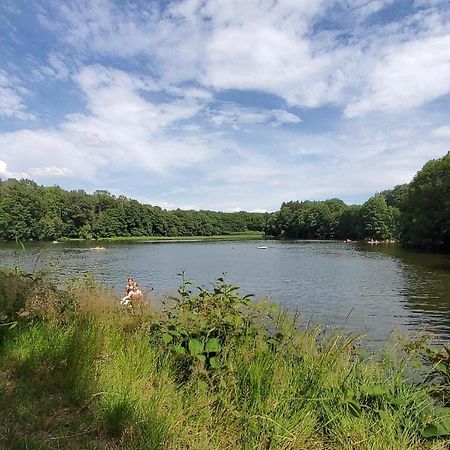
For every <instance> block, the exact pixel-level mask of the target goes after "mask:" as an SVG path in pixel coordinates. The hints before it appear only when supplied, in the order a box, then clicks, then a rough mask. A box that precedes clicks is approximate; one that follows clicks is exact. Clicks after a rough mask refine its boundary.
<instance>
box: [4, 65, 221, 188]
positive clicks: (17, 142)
mask: <svg viewBox="0 0 450 450" xmlns="http://www.w3.org/2000/svg"><path fill="white" fill-rule="evenodd" d="M76 82H77V83H78V85H79V87H80V88H81V90H82V91H83V93H84V95H85V98H86V109H87V112H86V113H83V114H82V113H77V114H71V115H68V116H67V117H66V119H65V120H64V121H63V122H62V123H61V124H60V126H59V127H57V128H54V129H38V130H18V131H15V132H9V133H3V134H0V151H1V153H2V155H4V157H5V159H6V161H13V160H14V161H15V162H17V163H19V164H20V166H21V167H28V168H30V167H34V168H35V169H33V170H31V169H29V171H30V173H33V174H34V175H35V176H37V177H44V176H49V175H50V173H54V174H59V175H64V176H69V175H73V176H76V177H78V178H81V179H85V180H86V179H87V180H93V179H95V177H96V176H97V175H98V174H99V172H101V171H107V172H109V171H114V170H123V171H125V172H126V171H127V168H128V167H129V170H130V172H131V173H132V172H133V170H136V168H139V169H140V170H142V169H144V170H149V171H151V172H158V173H163V172H165V171H166V170H168V169H169V168H170V169H174V168H181V167H188V166H192V165H195V164H197V163H199V162H201V161H204V160H206V159H208V158H210V157H211V156H212V155H213V154H214V150H213V149H211V148H209V147H208V144H207V143H206V142H205V141H204V140H201V139H200V138H198V137H192V138H191V139H188V138H185V139H181V138H178V137H176V136H174V135H173V134H172V133H171V126H173V125H174V124H176V123H177V122H179V121H181V120H184V119H189V118H191V117H192V116H195V115H196V114H197V113H198V111H200V110H201V109H202V107H203V103H202V100H201V99H198V98H196V97H199V95H192V96H190V97H189V96H187V97H179V98H176V99H175V100H171V101H167V102H163V103H152V102H151V101H149V100H147V99H146V98H145V94H146V93H149V92H151V91H152V90H153V89H154V88H155V87H154V85H153V83H152V81H151V80H149V79H145V78H141V77H136V76H132V75H129V74H127V73H125V72H122V71H118V70H112V69H107V68H105V67H103V66H99V65H96V66H89V67H86V68H84V69H83V70H81V71H80V73H79V74H78V75H77V76H76ZM200 97H202V95H200ZM39 167H41V169H36V168H39Z"/></svg>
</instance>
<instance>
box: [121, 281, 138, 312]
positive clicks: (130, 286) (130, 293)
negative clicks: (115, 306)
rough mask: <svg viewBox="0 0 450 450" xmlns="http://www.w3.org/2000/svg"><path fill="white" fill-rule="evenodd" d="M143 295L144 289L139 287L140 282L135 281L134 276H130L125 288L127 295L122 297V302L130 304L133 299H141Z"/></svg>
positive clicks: (125, 304) (123, 304) (124, 304)
mask: <svg viewBox="0 0 450 450" xmlns="http://www.w3.org/2000/svg"><path fill="white" fill-rule="evenodd" d="M141 297H142V291H141V289H140V288H139V283H138V282H137V281H134V280H133V278H128V281H127V287H126V288H125V297H122V300H120V304H121V305H122V306H128V305H130V303H131V301H132V300H140V299H141Z"/></svg>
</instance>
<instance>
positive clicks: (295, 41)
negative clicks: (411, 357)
mask: <svg viewBox="0 0 450 450" xmlns="http://www.w3.org/2000/svg"><path fill="white" fill-rule="evenodd" d="M449 150H450V2H449V1H448V0H259V1H258V0H245V1H243V0H198V1H197V0H181V1H172V2H171V1H167V0H160V1H156V0H154V1H150V0H147V1H144V0H141V1H139V0H135V1H131V0H130V1H125V0H122V1H116V2H114V1H112V0H93V1H88V0H75V1H70V0H55V1H52V0H45V1H44V0H42V1H39V0H34V1H32V2H30V1H29V0H24V1H21V0H2V1H1V3H0V178H2V179H5V178H8V177H15V178H21V177H27V178H31V179H34V180H36V181H37V182H39V183H41V184H44V185H55V184H58V185H60V186H62V187H64V188H66V189H79V188H81V189H85V190H86V191H88V192H92V191H94V190H95V189H107V190H109V191H110V192H111V193H113V194H116V195H120V194H124V195H126V196H128V197H132V198H136V199H138V200H140V201H143V202H146V203H151V204H155V205H161V206H163V207H167V208H174V207H181V208H196V209H199V208H203V209H204V208H208V209H216V210H218V209H220V210H224V211H234V210H241V209H245V210H249V211H251V210H268V211H273V210H276V209H278V208H279V206H280V204H281V202H282V201H285V200H296V199H299V200H302V199H315V200H320V199H325V198H331V197H338V198H342V199H343V200H345V201H346V202H349V203H361V202H364V201H365V200H366V199H367V198H368V197H370V196H371V195H372V194H373V193H374V192H376V191H380V190H383V189H386V188H389V187H392V186H394V185H396V184H399V183H404V182H408V181H410V180H411V178H412V177H413V175H414V174H415V172H416V171H417V170H419V169H420V168H421V167H422V166H423V164H424V163H425V162H426V161H427V160H429V159H431V158H436V157H441V156H443V155H444V154H446V153H447V151H449Z"/></svg>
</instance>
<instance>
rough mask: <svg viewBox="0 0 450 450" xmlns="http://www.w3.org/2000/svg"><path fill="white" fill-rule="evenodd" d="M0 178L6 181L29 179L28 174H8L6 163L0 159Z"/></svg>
mask: <svg viewBox="0 0 450 450" xmlns="http://www.w3.org/2000/svg"><path fill="white" fill-rule="evenodd" d="M0 178H3V179H7V178H17V179H21V178H29V176H28V174H26V173H24V172H10V171H9V170H8V164H6V161H3V160H1V159H0Z"/></svg>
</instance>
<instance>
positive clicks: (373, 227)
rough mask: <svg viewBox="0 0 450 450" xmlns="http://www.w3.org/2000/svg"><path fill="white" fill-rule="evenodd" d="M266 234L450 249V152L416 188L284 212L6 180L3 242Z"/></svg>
mask: <svg viewBox="0 0 450 450" xmlns="http://www.w3.org/2000/svg"><path fill="white" fill-rule="evenodd" d="M249 231H261V232H263V231H264V232H265V234H266V235H267V236H271V237H277V238H295V239H376V240H387V239H395V240H400V241H401V242H403V243H404V244H406V245H412V246H417V247H437V248H442V249H450V153H448V154H447V155H446V156H444V157H443V158H441V159H437V160H431V161H429V162H428V163H427V164H425V166H424V167H423V168H422V170H420V171H419V172H418V173H417V175H416V176H415V177H414V179H413V180H412V182H411V183H409V184H404V185H399V186H396V187H395V188H394V189H392V190H388V191H383V192H381V193H377V194H375V195H374V196H373V197H371V198H370V199H369V200H367V201H366V202H365V203H364V204H363V205H346V204H345V203H344V202H343V201H342V200H339V199H331V200H325V201H309V200H307V201H290V202H285V203H283V204H282V205H281V208H280V210H279V211H277V212H275V213H271V214H268V213H266V214H263V213H247V212H236V213H224V212H215V211H182V210H179V209H177V210H174V211H167V210H164V209H162V208H160V207H158V206H151V205H143V204H141V203H139V202H137V201H136V200H131V199H128V198H126V197H123V196H119V197H115V196H113V195H111V194H110V193H108V192H106V191H96V192H94V194H87V193H86V192H84V191H82V190H77V191H70V192H68V191H65V190H63V189H61V188H59V187H57V186H54V187H44V186H39V185H38V184H36V183H35V182H33V181H30V180H21V181H17V180H13V179H10V180H6V181H1V180H0V239H3V240H14V239H20V240H28V239H34V240H54V239H60V238H61V237H68V238H86V239H91V238H105V237H115V236H123V237H133V236H211V235H219V234H222V235H223V234H225V235H226V234H232V233H245V232H249Z"/></svg>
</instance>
